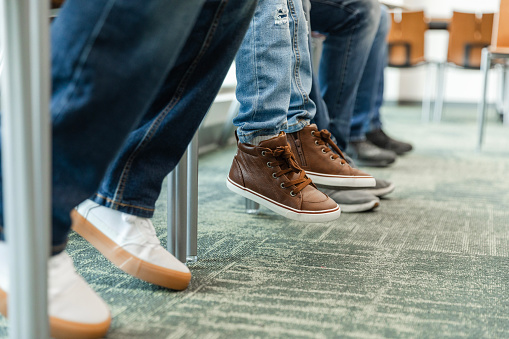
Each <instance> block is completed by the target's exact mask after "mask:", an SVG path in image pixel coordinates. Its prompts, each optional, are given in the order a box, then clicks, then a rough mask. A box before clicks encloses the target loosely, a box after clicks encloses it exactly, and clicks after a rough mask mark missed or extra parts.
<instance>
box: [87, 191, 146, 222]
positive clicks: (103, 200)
mask: <svg viewBox="0 0 509 339" xmlns="http://www.w3.org/2000/svg"><path fill="white" fill-rule="evenodd" d="M91 199H92V201H94V202H95V203H97V204H99V205H102V206H104V207H108V208H111V209H114V210H116V211H120V212H122V213H127V214H130V215H135V216H137V217H141V218H152V217H153V216H154V211H155V209H154V208H153V207H145V206H138V205H133V204H129V203H127V202H119V201H114V200H113V199H110V198H108V197H106V196H104V195H102V194H100V193H96V194H95V195H94V196H93V197H92V198H91Z"/></svg>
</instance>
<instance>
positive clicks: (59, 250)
mask: <svg viewBox="0 0 509 339" xmlns="http://www.w3.org/2000/svg"><path fill="white" fill-rule="evenodd" d="M66 247H67V240H66V241H65V242H64V243H63V244H60V245H52V246H51V255H57V254H60V253H62V252H63V251H64V250H65V248H66Z"/></svg>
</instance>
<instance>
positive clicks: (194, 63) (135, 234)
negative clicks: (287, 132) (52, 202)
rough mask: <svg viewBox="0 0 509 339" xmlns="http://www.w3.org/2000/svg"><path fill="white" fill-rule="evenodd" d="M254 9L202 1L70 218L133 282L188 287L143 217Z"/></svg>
mask: <svg viewBox="0 0 509 339" xmlns="http://www.w3.org/2000/svg"><path fill="white" fill-rule="evenodd" d="M254 7H255V1H245V0H229V1H226V0H208V1H207V2H206V3H205V5H204V6H203V9H202V11H201V12H200V15H199V18H200V20H198V21H197V22H196V24H195V26H194V28H193V30H192V32H191V36H190V37H189V39H188V41H187V42H186V44H185V46H184V48H183V52H182V53H181V55H180V56H179V58H178V59H177V61H176V64H175V67H174V68H173V69H172V70H171V72H170V73H169V74H168V75H167V76H166V79H165V81H164V83H163V86H162V87H161V88H160V91H159V93H158V94H157V96H156V98H155V100H154V101H153V103H152V105H151V107H150V108H149V109H148V111H147V113H146V114H145V115H144V116H143V119H142V121H141V123H140V124H139V125H138V127H137V128H136V129H135V130H134V131H133V132H132V133H130V135H129V137H128V139H127V141H126V143H125V144H124V146H123V147H122V150H121V151H120V153H119V154H118V155H117V157H116V158H115V160H114V162H113V163H112V164H111V166H110V167H109V169H108V171H107V173H106V176H105V177H104V179H103V181H102V183H101V186H100V188H99V191H98V192H97V193H96V194H95V195H94V196H93V197H92V200H93V201H90V200H88V201H86V202H84V203H82V204H80V205H79V206H78V207H77V211H76V213H74V217H75V218H74V225H73V228H74V230H76V231H77V232H78V233H79V234H80V235H82V236H83V237H84V238H85V239H87V240H88V241H89V242H90V243H91V244H93V245H94V246H95V247H96V248H97V249H98V250H99V251H100V252H101V253H102V254H103V255H105V256H106V258H108V259H109V260H111V261H112V262H113V263H114V264H116V265H117V266H118V267H120V268H121V269H122V270H124V271H125V272H127V273H129V274H131V275H133V276H135V277H137V278H140V279H143V280H145V281H148V282H151V283H154V284H157V285H160V286H164V287H167V288H173V289H179V290H180V289H184V288H186V287H187V285H188V284H189V281H190V279H191V274H190V272H189V269H188V268H187V267H186V266H185V265H184V264H182V263H181V262H179V261H178V260H177V259H176V258H175V257H173V256H172V255H171V254H170V253H169V252H168V251H166V249H164V248H163V247H162V246H161V245H160V242H159V239H158V238H157V236H156V233H155V230H154V226H153V225H152V222H151V221H150V219H149V218H150V217H152V215H153V213H154V208H155V203H156V200H157V198H158V196H159V194H160V191H161V187H162V183H163V180H164V178H165V177H166V176H167V175H168V173H169V172H170V171H171V170H172V169H173V168H174V167H175V165H176V164H177V163H178V161H179V159H180V157H181V156H182V154H183V153H184V151H185V149H186V147H187V145H188V143H189V142H190V140H191V138H192V137H193V135H194V133H195V131H196V129H197V128H198V126H199V124H200V122H201V121H202V119H203V116H204V115H205V113H206V112H207V110H208V108H209V106H210V105H211V103H212V101H213V100H214V98H215V96H216V94H217V92H218V91H219V88H220V86H221V84H222V82H223V80H224V78H225V76H226V73H227V71H228V69H229V67H230V65H231V63H232V62H233V58H234V56H235V53H236V51H237V49H238V47H239V44H240V42H241V40H242V38H243V34H244V32H245V31H246V29H247V26H248V23H249V21H250V17H251V15H252V13H253V10H254ZM183 121H186V124H183V123H182V122H183Z"/></svg>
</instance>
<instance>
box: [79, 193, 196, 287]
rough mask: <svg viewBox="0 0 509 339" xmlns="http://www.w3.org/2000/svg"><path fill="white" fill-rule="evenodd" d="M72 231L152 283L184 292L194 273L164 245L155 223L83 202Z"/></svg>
mask: <svg viewBox="0 0 509 339" xmlns="http://www.w3.org/2000/svg"><path fill="white" fill-rule="evenodd" d="M72 217H73V226H72V228H73V229H74V230H75V231H76V232H77V233H78V234H80V235H81V236H82V237H83V238H85V239H86V240H88V241H89V242H90V243H91V244H92V245H93V246H94V247H95V248H97V249H98V250H99V252H101V253H102V254H103V255H104V256H105V257H106V258H108V259H109V260H110V261H111V262H113V263H114V264H115V265H116V266H117V267H118V268H120V269H121V270H122V271H124V272H126V273H129V274H130V275H132V276H135V277H137V278H139V279H142V280H145V281H147V282H150V283H152V284H156V285H159V286H163V287H167V288H171V289H174V290H183V289H185V288H186V287H187V286H188V285H189V281H190V280H191V272H189V269H188V268H187V266H186V265H184V264H183V263H182V262H180V261H179V260H178V259H177V258H175V257H174V256H173V255H171V254H170V253H169V252H168V251H167V250H166V249H165V248H164V247H162V246H161V243H160V242H159V239H158V238H157V236H156V231H155V229H154V226H153V225H152V222H151V221H150V219H148V218H141V217H137V216H134V215H130V214H127V213H122V212H120V211H116V210H113V209H111V208H107V207H104V206H101V205H99V204H96V203H95V202H93V201H91V200H86V201H84V202H83V203H81V204H80V205H79V206H78V207H76V210H74V211H73V213H72Z"/></svg>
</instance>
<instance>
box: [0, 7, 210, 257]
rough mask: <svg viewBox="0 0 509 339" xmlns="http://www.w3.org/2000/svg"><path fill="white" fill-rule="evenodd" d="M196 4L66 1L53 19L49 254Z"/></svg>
mask: <svg viewBox="0 0 509 339" xmlns="http://www.w3.org/2000/svg"><path fill="white" fill-rule="evenodd" d="M202 3H203V0H190V1H185V2H182V1H178V0H151V1H144V2H140V1H138V0H122V1H116V0H108V1H89V0H69V1H67V2H66V4H65V5H64V7H63V9H62V11H61V12H60V15H59V17H58V18H57V19H56V20H55V22H54V24H53V26H52V32H51V34H52V78H53V93H52V98H51V114H52V120H53V191H52V201H53V207H52V209H53V239H52V243H53V246H54V248H53V249H54V251H60V250H63V248H64V247H65V243H66V240H67V234H68V231H69V228H70V225H71V220H70V216H69V213H70V211H71V210H72V208H73V207H74V206H76V205H77V204H78V203H80V202H81V201H83V200H84V199H86V198H87V197H88V196H90V195H91V194H92V193H93V192H94V190H95V189H96V188H97V186H98V185H99V182H100V180H101V178H102V177H103V175H104V172H105V171H106V168H107V166H108V164H109V163H110V161H111V160H112V159H113V157H114V155H115V154H116V152H118V150H119V149H120V147H121V145H122V143H123V141H124V140H125V138H126V136H127V134H128V133H129V132H130V131H131V130H132V129H133V127H134V126H136V124H137V123H138V121H139V118H140V117H141V115H142V114H140V112H144V111H146V110H147V108H148V105H149V104H150V102H151V101H152V100H153V98H154V96H155V94H156V93H157V90H158V88H159V87H160V86H161V84H162V82H163V80H164V75H165V74H167V73H168V71H169V70H170V68H171V67H172V65H173V64H174V62H175V60H176V58H177V56H178V54H179V51H180V50H181V48H182V46H183V42H182V38H183V37H187V36H188V34H189V32H190V31H191V28H192V24H193V22H194V21H195V19H196V18H197V15H198V13H199V10H200V8H201V6H202ZM0 197H1V195H0ZM0 215H3V210H2V211H0Z"/></svg>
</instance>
